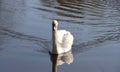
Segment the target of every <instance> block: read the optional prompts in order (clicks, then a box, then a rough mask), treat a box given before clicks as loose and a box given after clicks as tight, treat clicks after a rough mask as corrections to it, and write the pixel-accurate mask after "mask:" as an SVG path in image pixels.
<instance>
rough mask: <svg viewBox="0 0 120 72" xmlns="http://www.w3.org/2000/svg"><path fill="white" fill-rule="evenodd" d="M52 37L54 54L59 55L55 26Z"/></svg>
mask: <svg viewBox="0 0 120 72" xmlns="http://www.w3.org/2000/svg"><path fill="white" fill-rule="evenodd" d="M52 37H53V48H52V53H54V54H57V53H58V51H57V27H56V28H55V26H54V25H53V31H52Z"/></svg>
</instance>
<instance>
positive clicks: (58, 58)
mask: <svg viewBox="0 0 120 72" xmlns="http://www.w3.org/2000/svg"><path fill="white" fill-rule="evenodd" d="M50 59H51V61H52V72H57V66H59V65H62V64H64V63H66V64H70V63H72V62H73V54H72V51H68V52H65V53H62V54H51V53H50Z"/></svg>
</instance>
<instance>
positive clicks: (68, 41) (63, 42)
mask: <svg viewBox="0 0 120 72" xmlns="http://www.w3.org/2000/svg"><path fill="white" fill-rule="evenodd" d="M57 37H58V39H57V40H58V41H57V49H58V52H59V53H64V52H67V51H70V50H71V47H72V44H73V36H72V34H71V33H70V32H69V31H66V30H58V31H57Z"/></svg>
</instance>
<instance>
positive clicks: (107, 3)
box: [0, 0, 120, 72]
mask: <svg viewBox="0 0 120 72" xmlns="http://www.w3.org/2000/svg"><path fill="white" fill-rule="evenodd" d="M53 19H56V20H58V21H59V29H66V30H69V31H70V32H71V33H72V34H73V36H74V44H73V49H72V52H73V58H74V61H73V63H71V64H69V65H68V64H63V65H61V66H58V72H120V69H119V67H120V63H119V61H120V58H119V55H120V24H119V23H120V1H119V0H11V1H8V0H0V72H51V71H52V63H51V60H50V56H49V53H48V51H49V50H50V48H51V37H52V36H51V26H52V24H51V22H52V20H53Z"/></svg>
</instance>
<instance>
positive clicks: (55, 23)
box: [52, 20, 58, 31]
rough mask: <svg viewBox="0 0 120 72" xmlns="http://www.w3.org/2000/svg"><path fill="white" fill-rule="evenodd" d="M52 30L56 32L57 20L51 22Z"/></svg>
mask: <svg viewBox="0 0 120 72" xmlns="http://www.w3.org/2000/svg"><path fill="white" fill-rule="evenodd" d="M52 24H53V30H54V31H55V30H57V27H58V22H57V20H53V23H52Z"/></svg>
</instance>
